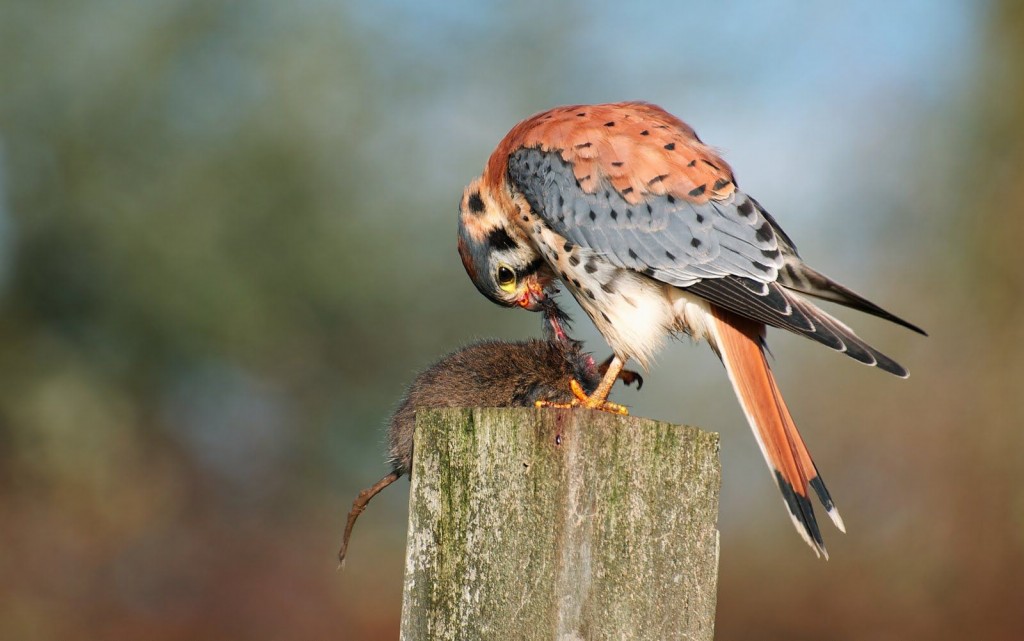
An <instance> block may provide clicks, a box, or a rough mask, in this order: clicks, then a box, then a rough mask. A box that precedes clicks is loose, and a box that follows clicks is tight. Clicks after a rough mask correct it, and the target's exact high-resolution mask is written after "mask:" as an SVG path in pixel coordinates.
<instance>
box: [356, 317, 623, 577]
mask: <svg viewBox="0 0 1024 641" xmlns="http://www.w3.org/2000/svg"><path fill="white" fill-rule="evenodd" d="M551 307H552V309H549V310H548V314H549V318H550V315H551V314H554V315H555V316H556V317H557V318H556V319H554V320H551V323H552V324H553V325H555V326H558V322H559V320H561V319H562V318H563V317H562V316H561V315H560V312H558V311H557V310H556V309H554V306H553V305H551ZM559 328H560V326H559ZM559 331H561V330H560V329H559ZM602 367H603V366H602ZM631 376H636V375H635V374H634V373H632V372H626V376H624V377H623V380H625V381H627V384H628V382H629V381H630V380H631V379H630V377H631ZM570 379H576V380H577V381H578V382H579V383H580V385H582V386H583V389H584V390H585V391H586V392H587V393H588V394H589V393H591V392H593V391H594V388H595V387H597V384H598V382H599V380H600V373H599V368H598V367H597V366H595V364H594V360H593V359H592V358H591V357H590V355H589V354H587V353H585V352H584V351H583V350H582V349H581V347H580V343H578V342H576V341H574V340H572V339H569V338H567V337H565V336H564V335H562V336H561V337H556V338H554V339H552V340H544V341H542V340H528V341H519V342H505V341H498V340H489V341H481V342H479V343H475V344H473V345H470V346H469V347H466V348H463V349H460V350H458V351H456V352H453V353H451V354H449V355H448V356H445V357H444V358H442V359H441V360H439V361H437V362H436V363H434V364H433V365H431V366H430V367H428V368H427V369H426V370H424V371H423V372H421V373H420V374H419V375H418V376H416V378H415V379H414V380H413V382H412V384H411V385H410V386H409V389H408V391H407V392H406V394H405V397H404V398H403V399H402V402H401V403H400V404H399V406H398V409H397V410H395V413H394V415H393V416H392V417H391V424H390V426H389V429H388V442H389V448H388V453H389V455H390V456H389V458H390V463H391V470H392V471H391V472H390V473H389V474H387V475H386V476H384V477H383V478H382V479H381V480H379V481H377V483H375V484H374V485H372V486H371V487H368V488H366V489H365V490H363V491H362V492H360V493H359V495H358V496H357V497H356V499H355V500H354V501H353V502H352V510H351V511H350V512H349V514H348V520H347V522H346V524H345V531H344V534H343V535H342V541H341V549H340V550H339V551H338V560H339V561H340V562H341V563H344V562H345V555H346V554H347V552H348V542H349V538H350V537H351V536H352V528H353V527H355V524H356V519H358V518H359V515H360V514H362V513H363V510H365V509H366V506H367V504H369V502H370V500H371V499H372V498H373V497H374V496H376V495H377V493H378V492H380V491H381V490H383V489H384V488H385V487H387V486H388V485H391V484H392V483H394V482H395V481H397V480H398V479H399V478H401V477H402V476H403V475H405V474H408V473H409V470H410V466H411V465H412V452H413V432H414V431H415V428H416V410H417V409H420V408H425V407H532V406H533V405H534V403H535V402H536V401H551V402H554V403H568V402H570V401H572V400H573V399H574V395H573V393H572V390H571V388H570V387H569V381H570ZM634 380H636V382H637V384H638V386H639V385H640V384H641V383H642V380H640V379H639V377H638V376H636V379H634Z"/></svg>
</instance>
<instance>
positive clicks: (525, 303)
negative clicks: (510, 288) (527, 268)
mask: <svg viewBox="0 0 1024 641" xmlns="http://www.w3.org/2000/svg"><path fill="white" fill-rule="evenodd" d="M545 300H547V294H545V293H544V288H542V287H541V286H540V283H538V282H537V279H536V278H531V279H530V280H528V281H527V282H526V291H524V292H523V295H522V296H520V297H519V300H517V301H516V304H517V305H519V306H520V307H522V308H523V309H528V310H530V311H531V312H537V311H540V310H541V309H544V301H545Z"/></svg>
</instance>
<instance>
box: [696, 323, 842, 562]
mask: <svg viewBox="0 0 1024 641" xmlns="http://www.w3.org/2000/svg"><path fill="white" fill-rule="evenodd" d="M710 307H711V314H710V316H711V318H710V319H709V320H710V321H711V322H709V323H708V324H709V325H710V327H709V329H710V330H711V332H710V333H711V334H712V335H713V338H714V341H715V343H716V349H717V351H718V355H719V356H720V357H721V359H722V363H723V364H724V365H725V369H726V371H727V372H728V373H729V380H730V381H732V385H733V388H734V389H735V391H736V396H737V398H738V399H739V401H740V405H741V406H742V407H743V412H744V413H745V414H746V416H747V421H748V422H749V423H750V427H751V429H752V430H753V431H754V436H755V437H756V438H757V443H758V445H760V446H761V453H762V454H763V455H764V458H765V461H766V462H767V463H768V467H769V468H770V469H771V471H772V474H773V476H774V477H775V482H776V484H778V486H779V491H781V492H782V497H783V499H784V500H785V503H786V508H787V509H788V510H789V514H790V516H791V517H792V519H793V525H794V526H795V527H796V529H797V532H799V533H800V535H801V536H802V537H803V538H804V540H805V541H807V544H808V545H810V546H811V549H813V550H814V552H815V554H822V555H824V556H825V558H826V559H827V558H828V552H826V551H825V544H824V542H823V541H822V538H821V530H819V529H818V523H817V521H816V520H815V518H814V509H813V508H812V507H811V501H810V494H809V493H810V490H811V489H812V488H813V489H814V491H815V493H816V494H817V495H818V499H819V500H820V501H821V503H822V505H823V506H824V507H825V511H826V512H827V513H828V515H829V517H831V519H832V522H833V523H835V525H836V527H837V528H839V529H840V531H843V532H845V531H846V527H845V526H844V525H843V519H842V517H840V516H839V510H837V509H836V506H835V504H834V503H833V502H832V497H831V496H829V493H828V490H827V489H826V488H825V483H824V481H822V479H821V476H820V475H819V474H818V469H817V468H816V467H815V465H814V461H812V460H811V455H810V452H808V451H807V446H806V445H805V444H804V440H803V439H802V438H801V437H800V433H799V432H798V431H797V429H796V425H795V424H794V423H793V417H792V416H790V414H789V409H787V408H786V403H785V401H783V400H782V394H781V392H780V391H779V386H778V384H777V383H776V382H775V377H774V376H773V375H772V371H771V368H770V367H769V366H768V360H767V359H766V358H765V353H764V345H763V343H764V330H765V327H764V325H763V324H761V323H758V322H756V321H751V320H748V319H746V318H742V317H740V316H737V315H736V314H733V313H731V312H728V311H726V310H723V309H721V308H720V307H718V306H716V305H711V306H710Z"/></svg>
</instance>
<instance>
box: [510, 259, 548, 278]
mask: <svg viewBox="0 0 1024 641" xmlns="http://www.w3.org/2000/svg"><path fill="white" fill-rule="evenodd" d="M543 266H544V259H543V258H534V259H533V260H532V261H530V262H529V264H527V265H526V267H523V268H522V269H517V270H516V279H517V280H522V279H524V278H526V277H527V276H532V275H533V274H536V273H537V271H538V270H539V269H540V268H541V267H543Z"/></svg>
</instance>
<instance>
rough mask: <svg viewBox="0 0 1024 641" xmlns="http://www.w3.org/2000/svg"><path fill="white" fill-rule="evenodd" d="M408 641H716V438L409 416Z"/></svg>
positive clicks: (580, 418)
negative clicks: (412, 426) (412, 427)
mask: <svg viewBox="0 0 1024 641" xmlns="http://www.w3.org/2000/svg"><path fill="white" fill-rule="evenodd" d="M415 438H416V451H415V456H414V461H413V472H412V488H411V492H410V499H409V540H408V547H407V549H406V565H405V592H404V599H403V603H402V639H404V640H407V641H414V640H417V641H418V640H427V639H430V640H434V639H453V640H454V639H458V640H464V639H474V640H477V639H480V640H486V639H502V640H504V639H545V640H546V639H558V640H576V639H580V640H590V639H617V640H618V639H657V640H664V639H711V638H712V636H713V634H714V620H715V601H716V596H715V595H716V589H717V579H718V532H717V530H716V528H715V523H716V520H717V516H718V491H719V487H720V482H721V480H720V470H719V463H718V435H717V434H710V433H706V432H702V431H700V430H698V429H696V428H692V427H683V426H677V425H670V424H667V423H660V422H657V421H652V420H647V419H642V418H634V417H618V416H613V415H610V414H606V413H602V412H592V411H587V410H572V411H569V410H553V409H543V410H533V409H521V408H516V409H473V410H461V409H459V410H452V409H446V410H429V411H421V412H420V413H418V415H417V426H416V437H415Z"/></svg>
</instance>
